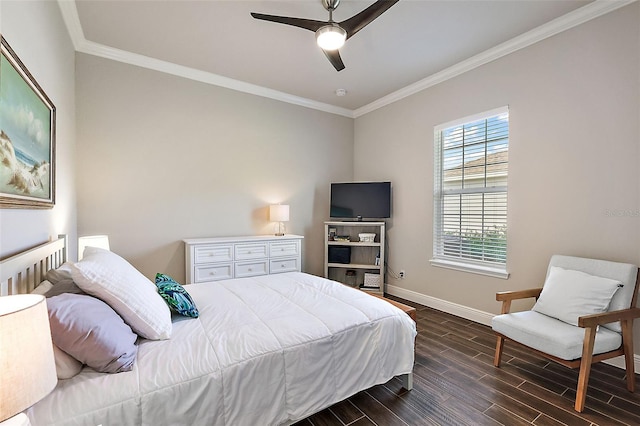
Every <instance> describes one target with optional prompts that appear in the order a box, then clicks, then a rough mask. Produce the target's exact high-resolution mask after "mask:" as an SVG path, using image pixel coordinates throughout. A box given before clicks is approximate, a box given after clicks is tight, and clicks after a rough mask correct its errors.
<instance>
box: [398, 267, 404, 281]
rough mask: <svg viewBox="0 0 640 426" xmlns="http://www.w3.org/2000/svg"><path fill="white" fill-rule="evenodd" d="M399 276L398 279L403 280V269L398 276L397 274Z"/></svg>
mask: <svg viewBox="0 0 640 426" xmlns="http://www.w3.org/2000/svg"><path fill="white" fill-rule="evenodd" d="M398 275H399V276H400V279H402V278H404V269H403V270H401V271H400V274H398Z"/></svg>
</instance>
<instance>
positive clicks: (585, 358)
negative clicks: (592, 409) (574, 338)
mask: <svg viewBox="0 0 640 426" xmlns="http://www.w3.org/2000/svg"><path fill="white" fill-rule="evenodd" d="M595 340H596V327H588V328H585V332H584V342H583V343H582V359H581V360H580V375H579V376H578V389H577V391H576V405H575V409H576V411H577V412H579V413H582V411H583V410H584V403H585V401H586V399H587V387H588V385H589V374H591V361H592V360H593V343H594V342H595Z"/></svg>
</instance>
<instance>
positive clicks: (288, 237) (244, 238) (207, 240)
mask: <svg viewBox="0 0 640 426" xmlns="http://www.w3.org/2000/svg"><path fill="white" fill-rule="evenodd" d="M303 238H304V236H302V235H293V234H285V235H284V236H277V235H245V236H240V237H211V238H186V239H184V240H182V241H184V242H185V244H213V243H246V242H251V241H286V240H301V239H303Z"/></svg>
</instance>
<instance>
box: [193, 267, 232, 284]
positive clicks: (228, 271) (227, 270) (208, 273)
mask: <svg viewBox="0 0 640 426" xmlns="http://www.w3.org/2000/svg"><path fill="white" fill-rule="evenodd" d="M193 275H194V280H193V282H194V283H201V282H205V281H218V280H227V279H230V278H233V264H232V263H222V264H217V265H202V266H196V267H195V268H194V274H193Z"/></svg>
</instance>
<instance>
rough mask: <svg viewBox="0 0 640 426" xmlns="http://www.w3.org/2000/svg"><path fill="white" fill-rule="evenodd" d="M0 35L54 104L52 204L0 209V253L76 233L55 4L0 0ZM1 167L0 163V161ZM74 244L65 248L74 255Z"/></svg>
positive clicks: (61, 30)
mask: <svg viewBox="0 0 640 426" xmlns="http://www.w3.org/2000/svg"><path fill="white" fill-rule="evenodd" d="M0 30H1V32H2V35H3V37H4V38H5V39H6V40H7V41H8V42H9V45H10V46H11V47H12V48H13V50H14V51H15V52H16V54H17V55H18V57H19V58H20V59H21V60H22V62H23V63H24V64H25V65H26V67H27V69H28V70H29V72H30V73H31V74H32V75H33V77H34V78H35V79H36V81H37V82H38V84H40V86H41V87H42V88H43V90H44V91H45V93H46V94H47V96H49V98H50V99H51V101H52V102H53V104H54V105H55V106H56V114H57V123H56V204H55V207H54V208H53V209H49V210H24V209H19V210H7V209H1V210H0V258H4V257H8V256H10V255H12V254H15V253H17V252H19V251H22V250H24V249H26V248H29V247H32V246H35V245H37V244H40V243H43V242H46V241H48V240H49V239H50V238H51V237H54V238H55V237H56V236H57V235H58V234H69V237H70V241H75V238H76V193H75V180H76V170H75V149H76V141H75V137H76V135H75V133H76V118H75V111H76V107H75V94H74V93H75V88H74V84H75V83H74V80H75V67H74V57H75V53H74V49H73V45H72V44H71V40H70V38H69V35H68V33H67V30H66V27H65V25H64V22H63V21H62V16H61V14H60V9H59V8H58V4H57V3H56V2H52V1H5V0H2V5H1V6H0ZM0 167H1V166H0ZM75 253H76V247H75V246H74V245H73V244H72V245H71V247H70V256H71V257H72V258H75V256H76V254H75Z"/></svg>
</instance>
